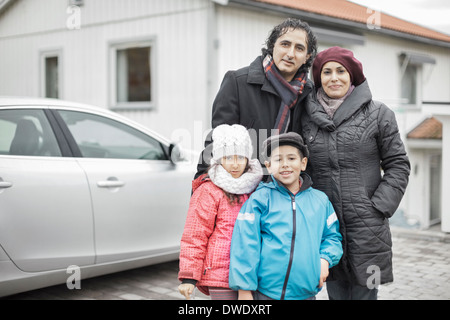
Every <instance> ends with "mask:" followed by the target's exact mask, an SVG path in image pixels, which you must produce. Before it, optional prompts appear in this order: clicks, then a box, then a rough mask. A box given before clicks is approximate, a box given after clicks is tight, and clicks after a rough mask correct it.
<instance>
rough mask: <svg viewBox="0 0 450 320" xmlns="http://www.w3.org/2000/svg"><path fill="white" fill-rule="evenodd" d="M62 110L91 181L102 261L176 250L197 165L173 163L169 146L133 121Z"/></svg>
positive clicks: (80, 159)
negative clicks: (188, 165)
mask: <svg viewBox="0 0 450 320" xmlns="http://www.w3.org/2000/svg"><path fill="white" fill-rule="evenodd" d="M58 113H59V115H60V116H61V119H62V120H63V121H64V123H65V124H66V125H67V127H68V129H69V131H70V133H71V134H72V135H73V137H74V140H75V143H76V145H77V147H78V148H79V150H80V154H81V156H82V157H80V158H78V162H79V163H80V165H81V166H82V168H83V169H84V171H85V172H86V175H87V177H88V180H89V185H90V190H91V195H92V202H93V209H94V221H95V243H96V252H97V263H103V262H109V261H116V260H124V259H131V258H137V257H144V256H158V255H161V254H167V253H176V252H177V251H178V250H179V243H180V238H181V234H182V231H183V227H184V222H185V217H186V213H187V207H188V203H189V198H190V189H191V183H190V181H191V179H192V174H193V173H192V170H190V169H188V168H186V167H184V168H183V167H181V168H180V166H176V165H174V164H173V163H172V162H171V161H170V160H169V159H168V155H167V146H165V145H164V144H163V143H161V142H160V141H158V140H157V139H155V138H153V137H152V136H150V135H148V134H146V133H143V132H142V131H140V130H137V129H136V128H134V127H132V126H131V125H129V124H125V123H123V122H121V121H117V120H114V119H111V118H109V117H106V116H103V115H96V114H92V113H85V112H77V111H69V110H59V111H58Z"/></svg>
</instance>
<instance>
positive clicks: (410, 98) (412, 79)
mask: <svg viewBox="0 0 450 320" xmlns="http://www.w3.org/2000/svg"><path fill="white" fill-rule="evenodd" d="M418 80H419V79H418V66H416V65H412V64H408V65H407V66H406V68H405V71H404V73H403V78H402V85H401V89H402V92H401V98H402V102H403V104H409V105H416V104H417V84H418Z"/></svg>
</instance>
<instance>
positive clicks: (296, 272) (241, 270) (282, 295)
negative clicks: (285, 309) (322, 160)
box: [229, 173, 342, 299]
mask: <svg viewBox="0 0 450 320" xmlns="http://www.w3.org/2000/svg"><path fill="white" fill-rule="evenodd" d="M301 177H302V186H301V189H300V191H299V192H298V193H297V194H296V195H295V196H294V195H293V194H292V193H291V192H290V191H288V189H286V188H285V187H284V186H283V185H281V184H279V182H278V181H277V180H275V179H274V178H273V177H272V181H270V182H267V183H264V182H261V183H260V184H259V186H258V188H257V189H256V191H255V192H254V193H253V194H252V195H251V197H250V198H249V199H248V200H247V201H246V202H245V203H244V205H243V206H242V208H241V210H240V212H239V215H238V217H237V220H236V223H235V226H234V231H233V237H232V241H231V253H230V274H229V285H230V288H231V289H234V290H239V289H241V290H252V291H255V290H258V291H259V292H261V293H263V294H265V295H266V296H268V297H270V298H273V299H307V298H309V297H312V296H315V295H316V294H317V293H318V292H319V291H320V289H319V288H318V285H319V279H320V268H321V263H320V258H323V259H325V260H327V261H328V262H329V263H330V268H331V267H332V266H335V265H336V264H337V263H338V262H339V259H340V258H341V256H342V245H341V240H342V236H341V234H340V233H339V222H338V220H337V216H336V214H335V212H334V209H333V206H332V205H331V202H330V201H329V200H328V197H327V196H326V195H325V193H323V192H321V191H319V190H316V189H314V188H312V187H311V185H312V181H311V178H310V177H309V176H308V175H307V174H305V173H302V174H301Z"/></svg>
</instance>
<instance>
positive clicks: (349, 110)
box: [333, 80, 372, 126]
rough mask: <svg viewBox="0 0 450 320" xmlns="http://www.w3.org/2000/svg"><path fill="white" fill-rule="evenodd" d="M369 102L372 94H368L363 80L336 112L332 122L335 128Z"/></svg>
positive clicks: (368, 90)
mask: <svg viewBox="0 0 450 320" xmlns="http://www.w3.org/2000/svg"><path fill="white" fill-rule="evenodd" d="M371 100H372V93H371V92H370V89H369V85H368V83H367V80H365V81H364V82H363V83H361V84H360V85H359V86H357V87H356V88H355V89H354V90H353V92H352V93H351V94H350V95H349V96H348V98H347V99H345V101H344V102H343V103H342V105H341V106H340V107H339V108H338V109H337V110H336V113H335V114H334V118H333V122H334V123H335V125H336V126H339V125H340V124H341V123H343V122H345V121H347V120H348V119H349V118H350V117H352V116H353V115H354V114H355V113H356V112H357V111H359V110H360V109H361V107H362V106H364V105H366V104H367V103H368V102H370V101H371Z"/></svg>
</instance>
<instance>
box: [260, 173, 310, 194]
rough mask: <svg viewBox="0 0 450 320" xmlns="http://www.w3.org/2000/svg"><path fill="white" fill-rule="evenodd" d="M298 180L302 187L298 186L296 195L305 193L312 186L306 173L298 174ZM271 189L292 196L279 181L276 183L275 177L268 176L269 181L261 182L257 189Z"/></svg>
mask: <svg viewBox="0 0 450 320" xmlns="http://www.w3.org/2000/svg"><path fill="white" fill-rule="evenodd" d="M300 180H301V181H302V185H301V186H300V191H299V192H298V193H297V194H300V193H301V192H302V191H305V190H306V189H308V188H309V187H311V186H312V184H313V182H312V179H311V177H310V176H309V175H308V174H307V173H306V172H302V173H301V174H300ZM264 187H265V188H271V189H277V190H278V191H280V192H282V193H288V194H290V195H292V192H290V191H289V190H288V189H287V188H286V187H285V186H284V185H283V184H282V183H281V182H280V181H278V180H277V179H275V177H274V176H273V175H270V176H269V179H268V180H267V182H261V183H260V184H259V186H258V188H257V190H258V189H260V188H264Z"/></svg>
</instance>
